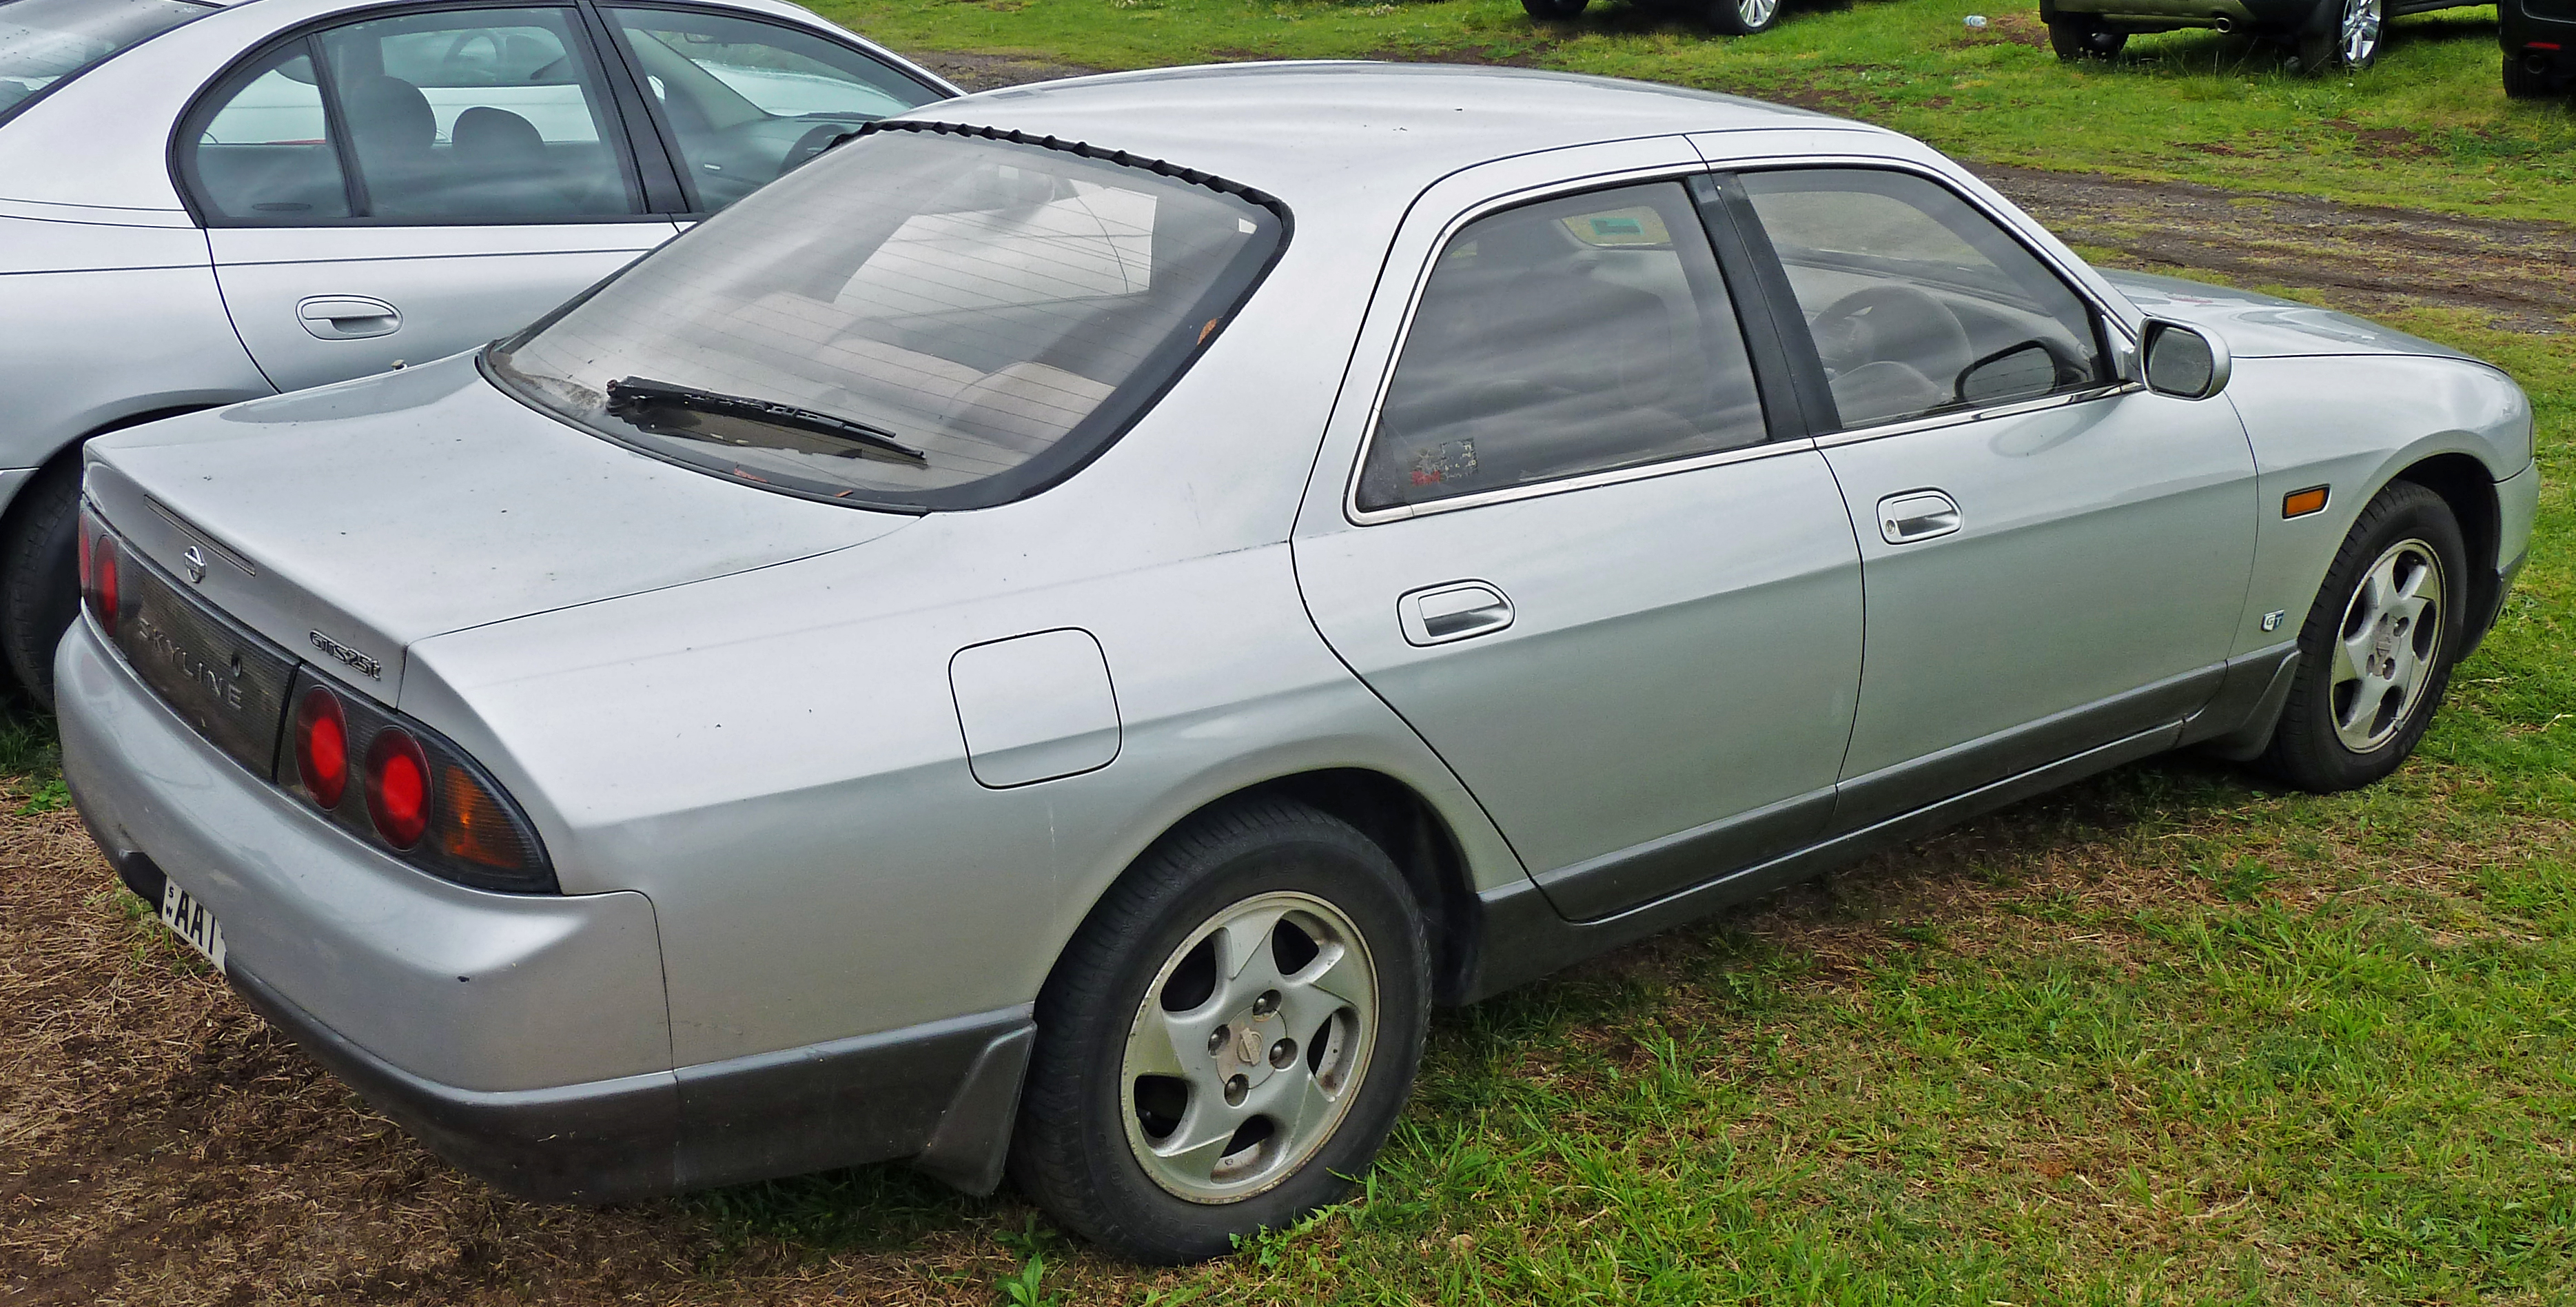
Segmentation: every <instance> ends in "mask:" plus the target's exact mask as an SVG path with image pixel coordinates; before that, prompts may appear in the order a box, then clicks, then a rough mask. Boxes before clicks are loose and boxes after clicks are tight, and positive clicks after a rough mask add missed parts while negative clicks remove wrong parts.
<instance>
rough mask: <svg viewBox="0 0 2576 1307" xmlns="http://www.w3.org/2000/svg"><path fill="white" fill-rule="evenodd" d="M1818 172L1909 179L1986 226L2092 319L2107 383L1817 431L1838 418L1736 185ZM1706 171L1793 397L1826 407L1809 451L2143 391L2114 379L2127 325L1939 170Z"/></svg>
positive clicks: (1847, 161)
mask: <svg viewBox="0 0 2576 1307" xmlns="http://www.w3.org/2000/svg"><path fill="white" fill-rule="evenodd" d="M1823 170H1837V171H1846V172H1849V171H1876V172H1894V173H1904V174H1906V175H1909V176H1913V177H1917V178H1920V179H1922V180H1923V181H1926V182H1928V183H1930V184H1932V185H1934V186H1937V187H1939V188H1941V190H1942V191H1943V192H1944V193H1946V194H1948V195H1949V196H1950V197H1951V198H1953V199H1956V200H1958V201H1959V202H1960V203H1962V204H1964V205H1966V206H1968V208H1969V210H1970V211H1971V212H1974V213H1976V214H1977V215H1978V216H1980V217H1982V218H1984V219H1985V220H1986V221H1988V222H1990V223H1993V224H1994V225H1995V227H1996V229H1997V230H1999V231H2001V232H2002V233H2003V234H2004V236H2005V238H2006V239H2008V240H2010V241H2011V242H2012V243H2013V244H2014V245H2015V246H2017V247H2019V248H2020V249H2021V250H2022V252H2023V253H2025V254H2028V255H2029V256H2030V257H2031V258H2032V259H2033V260H2034V261H2036V262H2037V263H2038V264H2039V266H2040V268H2041V270H2042V271H2044V272H2046V273H2048V274H2049V275H2050V276H2052V277H2055V278H2056V279H2057V281H2058V284H2059V285H2061V286H2064V287H2065V288H2066V289H2067V291H2068V292H2069V293H2071V294H2073V295H2074V296H2075V299H2076V302H2077V303H2079V304H2082V305H2083V306H2085V307H2086V308H2087V309H2090V310H2091V311H2092V318H2093V330H2094V346H2095V347H2096V348H2098V349H2100V350H2101V351H2102V356H2103V361H2104V362H2105V363H2106V364H2108V365H2109V366H2110V369H2111V372H2112V376H2111V379H2110V380H2108V381H2104V382H2100V383H2097V384H2095V385H2092V386H2087V387H2083V388H2080V389H2075V390H2064V391H2058V392H2055V393H2052V394H2047V395H2040V396H2037V397H2035V398H2031V399H2021V400H2014V401H2011V402H2010V403H2004V404H1989V405H1986V406H1984V407H1981V408H1958V409H1951V410H1948V411H1945V412H1940V413H1926V414H1922V415H1919V416H1915V417H1909V418H1898V419H1895V420H1892V421H1887V422H1878V423H1872V424H1870V425H1868V426H1861V427H1848V428H1846V427H1842V426H1840V425H1836V426H1835V427H1834V428H1832V429H1830V430H1828V429H1823V424H1822V423H1821V422H1820V421H1818V420H1817V419H1818V418H1819V417H1820V416H1821V415H1822V413H1826V412H1831V413H1834V414H1835V416H1836V417H1837V418H1839V417H1840V416H1841V415H1840V413H1839V411H1838V410H1837V409H1835V408H1833V407H1832V399H1831V392H1830V391H1829V390H1827V388H1826V384H1825V375H1824V365H1823V363H1822V362H1821V361H1820V360H1819V359H1817V358H1816V353H1815V342H1814V338H1813V336H1812V335H1810V334H1809V332H1808V331H1807V326H1806V320H1805V313H1804V311H1803V310H1802V309H1801V308H1800V307H1799V305H1798V301H1797V298H1796V296H1795V295H1793V294H1792V293H1791V292H1790V290H1789V280H1788V278H1789V274H1788V268H1787V265H1786V263H1785V262H1784V261H1783V260H1782V259H1781V258H1780V255H1779V251H1778V250H1776V249H1774V248H1773V247H1772V244H1771V236H1770V233H1769V231H1767V230H1766V229H1765V228H1764V227H1763V226H1762V223H1761V219H1760V217H1759V216H1758V215H1757V214H1755V212H1754V211H1753V206H1752V197H1751V195H1750V194H1749V193H1748V192H1747V191H1746V190H1745V189H1744V187H1743V185H1742V183H1741V182H1740V181H1739V180H1738V179H1739V178H1741V177H1742V176H1744V175H1745V174H1747V173H1758V172H1816V171H1823ZM1712 171H1713V172H1714V173H1715V176H1716V179H1717V185H1718V188H1719V190H1720V191H1721V193H1722V194H1723V196H1724V203H1725V205H1726V208H1727V210H1728V215H1729V216H1730V217H1731V218H1732V219H1733V220H1734V222H1735V225H1736V227H1737V228H1738V229H1739V234H1740V235H1741V237H1742V239H1743V240H1744V242H1745V244H1746V247H1747V253H1748V254H1750V255H1751V256H1752V258H1753V260H1754V261H1755V263H1756V264H1758V265H1759V275H1760V276H1761V278H1762V280H1763V283H1764V285H1763V289H1764V292H1765V293H1764V295H1763V297H1762V299H1763V302H1764V304H1765V305H1766V306H1767V307H1768V308H1769V310H1770V312H1771V315H1772V319H1773V324H1774V327H1775V329H1776V330H1777V331H1778V333H1779V334H1780V337H1781V341H1782V344H1783V345H1784V347H1786V348H1787V350H1788V355H1789V359H1788V362H1789V367H1790V369H1791V370H1792V371H1793V372H1795V373H1796V374H1797V389H1798V394H1799V396H1800V397H1801V399H1802V400H1806V401H1808V402H1809V403H1810V404H1812V403H1813V402H1814V397H1816V396H1822V397H1823V402H1824V404H1825V405H1826V407H1824V408H1823V409H1821V410H1818V409H1815V408H1812V407H1811V408H1810V410H1809V414H1808V427H1807V433H1808V435H1809V436H1810V437H1812V438H1813V439H1814V441H1815V444H1816V447H1817V448H1819V449H1834V448H1838V447H1840V446H1843V445H1850V444H1857V443H1859V442H1861V441H1864V440H1878V439H1881V438H1884V437H1888V436H1901V435H1910V434H1912V433H1914V432H1917V431H1933V430H1938V429H1940V428H1943V427H1953V426H1960V425H1964V424H1966V423H1970V422H1983V421H1986V420H1988V419H1990V418H2003V417H2013V416H2017V415H2019V414H2024V413H2036V412H2040V411H2043V410H2046V409H2052V408H2062V407H2066V406H2068V405H2072V404H2080V403H2089V402H2091V401H2093V400H2096V399H2104V398H2108V397H2110V396H2113V395H2121V394H2129V393H2132V392H2136V391H2142V390H2144V389H2146V385H2145V383H2144V382H2142V381H2137V380H2133V379H2129V378H2125V377H2122V376H2121V375H2119V374H2120V372H2121V371H2122V368H2121V362H2122V360H2123V358H2124V357H2126V356H2128V355H2131V354H2134V353H2135V352H2136V350H2137V336H2136V333H2134V332H2133V331H2131V330H2130V328H2129V324H2128V322H2127V320H2126V319H2124V318H2122V317H2121V316H2120V314H2119V312H2118V311H2117V310H2116V309H2114V308H2113V307H2112V306H2111V305H2110V304H2109V303H2108V302H2106V301H2105V300H2104V299H2103V298H2102V297H2101V296H2100V295H2097V294H2095V293H2094V292H2093V290H2092V288H2091V287H2089V286H2087V285H2086V284H2085V282H2084V279H2083V278H2081V277H2079V276H2076V275H2074V273H2073V271H2072V270H2071V269H2069V268H2068V267H2067V266H2066V265H2065V263H2064V262H2063V261H2062V260H2060V259H2058V258H2057V257H2056V256H2055V255H2053V254H2051V253H2050V252H2048V251H2047V250H2044V249H2040V248H2038V247H2036V246H2034V245H2033V244H2032V243H2031V242H2030V240H2029V238H2028V236H2027V235H2026V234H2025V233H2024V232H2023V230H2022V228H2021V225H2020V224H2019V223H2016V222H2014V221H2012V220H2011V219H2010V218H2008V217H2006V216H2005V215H2004V214H2003V213H2002V212H2000V211H1998V210H1997V209H1996V208H1995V207H1994V206H1992V205H1989V204H1987V203H1985V202H1984V201H1982V200H1981V199H1979V198H1978V197H1977V196H1975V195H1971V194H1968V193H1967V192H1964V191H1962V190H1960V188H1959V187H1958V186H1957V185H1956V184H1955V183H1954V182H1953V180H1952V179H1951V178H1949V177H1947V176H1945V175H1943V174H1942V173H1941V172H1940V171H1939V170H1937V169H1933V168H1929V167H1925V166H1923V165H1921V164H1918V163H1915V162H1913V161H1912V160H1908V159H1890V158H1879V157H1865V156H1851V155H1814V156H1803V157H1792V158H1780V159H1763V160H1760V161H1758V162H1747V163H1741V164H1729V165H1727V166H1725V167H1722V168H1717V169H1714V170H1712ZM2114 333H2116V335H2115V334H2114Z"/></svg>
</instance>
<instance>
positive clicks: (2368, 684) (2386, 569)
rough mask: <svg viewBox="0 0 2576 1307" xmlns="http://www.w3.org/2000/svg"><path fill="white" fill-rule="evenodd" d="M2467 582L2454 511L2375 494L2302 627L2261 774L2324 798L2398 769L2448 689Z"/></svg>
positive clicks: (2400, 487)
mask: <svg viewBox="0 0 2576 1307" xmlns="http://www.w3.org/2000/svg"><path fill="white" fill-rule="evenodd" d="M2468 581H2469V551H2468V546H2467V544H2466V543H2465V541H2464V540H2463V539H2462V537H2461V534H2460V523H2459V519H2458V518H2456V517H2454V516H2453V515H2452V513H2451V506H2450V505H2449V504H2446V503H2444V502H2442V497H2441V496H2440V495H2437V494H2434V493H2433V492H2432V491H2430V490H2427V489H2425V488H2424V487H2422V486H2419V485H2416V484H2415V483H2413V482H2411V481H2399V482H2396V483H2394V484H2392V485H2390V486H2389V487H2388V488H2387V489H2385V490H2382V491H2380V492H2379V496H2378V498H2376V499H2373V500H2371V501H2370V504H2369V506H2368V507H2366V508H2364V509H2362V510H2361V517H2360V520H2358V521H2356V522H2354V523H2353V526H2352V531H2351V533H2350V534H2348V535H2346V536H2345V537H2344V541H2343V547H2342V548H2341V549H2339V550H2337V551H2336V553H2335V558H2334V565H2333V566H2332V567H2330V568H2328V569H2326V581H2325V585H2324V587H2323V588H2321V589H2320V590H2318V592H2317V599H2316V603H2315V604H2314V605H2312V606H2311V607H2310V608H2309V609H2308V619H2307V622H2306V624H2305V625H2303V626H2301V627H2300V628H2299V669H2298V671H2297V673H2295V675H2294V676H2293V677H2292V679H2291V682H2290V697H2289V700H2288V702H2287V704H2286V705H2284V707H2283V708H2282V710H2281V721H2280V725H2278V726H2277V727H2275V728H2274V729H2273V732H2272V743H2271V746H2270V747H2269V748H2268V749H2266V750H2265V751H2264V753H2263V756H2262V759H2261V760H2260V763H2259V765H2260V767H2261V768H2262V769H2263V770H2264V771H2266V772H2268V773H2270V774H2271V775H2273V776H2274V777H2276V778H2278V779H2280V780H2281V781H2283V782H2284V783H2287V784H2289V785H2293V786H2296V787H2298V788H2299V789H2303V790H2309V791H2313V792H2315V793H2320V794H2326V793H2332V792H2334V791H2337V790H2349V789H2356V788H2359V787H2361V786H2364V785H2368V784H2370V783H2371V782H2373V781H2376V780H2378V779H2380V778H2381V777H2383V776H2386V775H2387V774H2389V773H2390V772H2393V771H2395V770H2397V765H2398V764H2399V763H2402V762H2404V761H2406V756H2407V755H2408V754H2410V753H2413V752H2414V751H2415V744H2416V742H2417V741H2419V740H2421V739H2423V738H2424V728H2425V727H2426V726H2428V725H2430V724H2431V722H2432V720H2433V711H2434V709H2436V708H2438V707H2439V706H2440V705H2441V702H2442V692H2443V690H2444V689H2446V688H2448V686H2449V685H2450V681H2451V660H2452V658H2453V657H2454V656H2455V654H2454V651H2455V650H2457V649H2459V648H2460V647H2461V643H2462V638H2463V635H2464V633H2465V623H2466V622H2467V620H2468V607H2469V604H2468V598H2469V591H2468Z"/></svg>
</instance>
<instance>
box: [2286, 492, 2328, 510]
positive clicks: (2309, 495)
mask: <svg viewBox="0 0 2576 1307" xmlns="http://www.w3.org/2000/svg"><path fill="white" fill-rule="evenodd" d="M2324 511H2326V488H2325V487H2324V486H2310V487H2308V488H2307V489H2305V490H2293V491H2291V492H2290V493H2288V494H2286V495H2283V496H2281V516H2283V517H2306V516H2307V515H2308V514H2310V513H2322V512H2324Z"/></svg>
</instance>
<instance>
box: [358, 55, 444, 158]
mask: <svg viewBox="0 0 2576 1307" xmlns="http://www.w3.org/2000/svg"><path fill="white" fill-rule="evenodd" d="M340 107H341V109H342V111H343V113H344V114H345V115H346V116H347V118H348V120H349V135H350V136H351V137H352V138H353V139H355V140H356V141H357V143H358V144H359V145H362V146H374V147H376V148H379V149H397V150H426V149H428V148H429V147H430V145H431V144H432V143H433V142H435V141H436V140H437V139H438V115H436V114H434V113H431V112H430V110H429V97H428V96H426V95H423V94H421V93H420V88H419V87H417V86H414V85H412V84H411V83H409V82H406V81H404V80H402V79H401V78H399V77H387V76H385V75H384V74H382V73H367V74H363V75H361V76H358V77H353V78H351V79H349V81H348V83H347V84H346V85H344V86H342V87H341V88H340Z"/></svg>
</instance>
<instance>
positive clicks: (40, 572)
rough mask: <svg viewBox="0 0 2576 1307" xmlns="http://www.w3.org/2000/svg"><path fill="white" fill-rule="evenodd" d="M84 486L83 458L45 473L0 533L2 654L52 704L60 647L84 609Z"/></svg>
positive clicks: (32, 694) (43, 703) (33, 692)
mask: <svg viewBox="0 0 2576 1307" xmlns="http://www.w3.org/2000/svg"><path fill="white" fill-rule="evenodd" d="M80 488H81V465H80V461H79V460H78V459H73V460H71V461H70V462H68V463H58V464H55V465H54V466H52V467H49V468H46V469H44V470H43V471H40V472H38V473H37V474H36V475H35V478H34V479H33V480H31V481H29V482H28V483H27V485H26V488H25V489H23V490H20V491H19V492H18V499H17V502H16V503H15V504H13V505H12V507H13V508H15V509H16V510H17V511H16V512H14V513H12V514H11V515H10V521H9V529H8V534H7V535H6V537H5V538H0V655H5V656H6V657H7V658H8V661H9V671H10V674H12V675H14V676H16V677H17V678H18V684H19V685H20V686H23V687H25V689H26V691H27V697H28V698H30V699H33V700H35V701H36V703H37V705H38V706H40V707H44V708H52V707H53V706H54V646H55V645H58V644H60V643H62V640H63V632H64V631H66V630H69V629H70V628H71V624H72V619H73V618H74V617H77V616H79V615H80V559H79V554H78V550H79V546H80Z"/></svg>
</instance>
